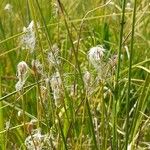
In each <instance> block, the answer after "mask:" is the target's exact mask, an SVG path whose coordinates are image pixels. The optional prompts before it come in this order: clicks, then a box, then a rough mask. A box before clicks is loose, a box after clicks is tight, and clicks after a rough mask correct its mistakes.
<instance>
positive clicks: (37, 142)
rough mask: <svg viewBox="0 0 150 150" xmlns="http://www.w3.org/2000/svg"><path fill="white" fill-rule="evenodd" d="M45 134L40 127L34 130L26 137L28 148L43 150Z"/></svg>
mask: <svg viewBox="0 0 150 150" xmlns="http://www.w3.org/2000/svg"><path fill="white" fill-rule="evenodd" d="M44 137H45V135H42V134H41V130H40V129H36V130H33V131H32V133H31V135H29V136H28V137H27V138H26V139H25V146H26V148H27V149H28V150H42V147H43V141H44Z"/></svg>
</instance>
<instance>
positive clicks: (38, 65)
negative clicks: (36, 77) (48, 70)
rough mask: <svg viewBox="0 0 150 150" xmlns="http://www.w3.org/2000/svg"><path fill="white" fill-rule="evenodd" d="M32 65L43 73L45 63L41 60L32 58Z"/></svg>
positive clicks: (36, 70)
mask: <svg viewBox="0 0 150 150" xmlns="http://www.w3.org/2000/svg"><path fill="white" fill-rule="evenodd" d="M31 66H32V68H33V70H34V71H35V72H37V73H38V74H41V75H43V65H42V64H41V63H40V61H39V60H38V59H36V60H35V59H34V60H32V62H31Z"/></svg>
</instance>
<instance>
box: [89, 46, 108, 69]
mask: <svg viewBox="0 0 150 150" xmlns="http://www.w3.org/2000/svg"><path fill="white" fill-rule="evenodd" d="M104 52H105V49H104V48H103V47H102V46H101V45H100V46H96V47H92V48H91V49H90V50H89V52H88V59H89V61H90V63H91V64H92V65H93V66H94V68H95V69H96V70H100V69H101V68H102V67H103V66H102V62H103V56H104Z"/></svg>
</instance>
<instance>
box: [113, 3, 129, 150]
mask: <svg viewBox="0 0 150 150" xmlns="http://www.w3.org/2000/svg"><path fill="white" fill-rule="evenodd" d="M125 5H126V0H123V2H122V20H121V23H120V24H121V26H120V38H119V40H120V41H119V48H118V64H117V72H116V82H115V96H114V100H113V143H112V144H113V149H117V147H118V146H117V128H116V127H117V110H116V106H117V100H118V96H119V85H118V81H119V76H120V67H121V50H122V41H123V30H124V24H125Z"/></svg>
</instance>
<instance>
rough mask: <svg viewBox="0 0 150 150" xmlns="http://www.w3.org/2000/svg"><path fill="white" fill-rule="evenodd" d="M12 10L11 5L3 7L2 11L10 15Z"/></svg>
mask: <svg viewBox="0 0 150 150" xmlns="http://www.w3.org/2000/svg"><path fill="white" fill-rule="evenodd" d="M12 9H13V6H12V5H11V4H9V3H8V4H6V5H5V7H4V10H5V11H7V12H9V13H11V12H12Z"/></svg>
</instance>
